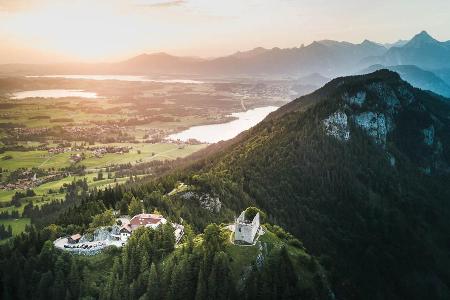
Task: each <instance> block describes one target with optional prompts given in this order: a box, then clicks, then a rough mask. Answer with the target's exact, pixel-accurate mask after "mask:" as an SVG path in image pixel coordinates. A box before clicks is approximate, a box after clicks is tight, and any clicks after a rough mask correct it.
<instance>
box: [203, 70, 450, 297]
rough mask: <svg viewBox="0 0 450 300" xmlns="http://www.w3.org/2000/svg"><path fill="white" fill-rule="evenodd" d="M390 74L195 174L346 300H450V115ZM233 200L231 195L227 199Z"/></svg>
mask: <svg viewBox="0 0 450 300" xmlns="http://www.w3.org/2000/svg"><path fill="white" fill-rule="evenodd" d="M443 100H444V99H442V98H439V97H438V96H435V95H432V94H429V93H427V92H423V91H420V90H418V89H414V88H412V87H411V86H410V85H409V84H407V83H406V82H404V81H402V80H401V79H400V77H399V76H398V75H397V74H396V73H393V72H389V71H386V70H382V71H378V72H375V73H373V74H369V75H364V76H355V77H347V78H338V79H336V80H334V81H332V82H330V83H329V84H327V85H326V86H325V87H324V88H322V89H320V90H318V91H317V92H315V93H313V94H311V95H308V96H305V97H302V98H299V99H297V100H295V101H293V102H292V103H290V104H288V105H286V106H284V107H282V108H281V109H279V110H278V111H276V112H274V113H273V114H272V115H271V116H269V117H268V118H267V119H266V120H265V121H264V122H262V123H260V124H259V125H258V126H256V127H255V128H253V129H252V130H250V131H248V132H246V133H244V134H242V135H241V136H240V137H238V139H237V140H236V141H235V143H234V144H233V145H231V146H229V147H228V148H227V149H226V150H224V151H222V152H221V153H220V154H217V155H216V156H215V157H214V158H212V159H207V160H205V166H204V167H203V169H202V170H201V171H200V172H198V174H200V175H196V176H200V177H202V178H204V179H205V180H206V181H208V182H209V183H210V186H211V189H212V190H213V191H214V192H215V193H217V195H219V196H220V197H222V198H223V199H226V201H229V203H228V206H229V207H230V206H231V207H233V206H239V203H241V202H244V203H246V201H249V202H254V203H255V204H256V205H258V206H259V207H261V208H262V209H264V210H265V211H266V212H267V213H268V215H269V218H270V219H271V220H272V221H273V222H274V223H277V224H280V225H283V226H285V227H286V228H287V229H289V230H290V231H292V232H293V233H294V234H295V235H296V236H297V237H299V238H300V239H302V240H303V241H304V243H305V246H306V247H307V248H308V249H310V250H311V251H312V252H313V253H314V254H315V255H317V256H319V257H321V258H322V263H323V264H324V265H325V266H327V267H328V268H329V270H330V272H331V274H332V281H333V288H334V290H335V292H336V294H337V297H338V298H344V299H386V298H394V299H423V298H433V299H445V298H448V297H449V295H450V294H449V285H450V273H449V271H448V270H449V267H450V260H449V255H448V253H449V252H448V249H449V244H448V236H449V233H450V222H449V220H450V218H449V217H450V214H449V208H450V207H449V204H448V199H450V188H449V185H448V183H449V182H450V181H449V179H450V178H449V173H448V172H449V170H450V169H449V162H450V159H449V158H450V156H449V154H450V143H449V138H450V126H449V124H450V123H449V117H450V106H449V105H448V103H446V102H445V101H443ZM232 195H234V196H232Z"/></svg>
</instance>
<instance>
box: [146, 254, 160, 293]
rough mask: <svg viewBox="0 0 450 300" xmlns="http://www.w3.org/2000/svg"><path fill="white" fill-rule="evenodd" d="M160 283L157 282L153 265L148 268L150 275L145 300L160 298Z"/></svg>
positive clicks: (156, 274) (155, 269)
mask: <svg viewBox="0 0 450 300" xmlns="http://www.w3.org/2000/svg"><path fill="white" fill-rule="evenodd" d="M160 293H161V283H160V281H159V276H158V271H157V268H156V266H155V264H154V263H152V265H151V267H150V275H149V279H148V286H147V299H149V300H156V299H160V298H161V295H160Z"/></svg>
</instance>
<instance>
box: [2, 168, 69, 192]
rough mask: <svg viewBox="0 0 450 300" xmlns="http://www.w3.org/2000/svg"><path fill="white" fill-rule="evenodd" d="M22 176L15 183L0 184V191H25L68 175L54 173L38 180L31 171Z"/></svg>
mask: <svg viewBox="0 0 450 300" xmlns="http://www.w3.org/2000/svg"><path fill="white" fill-rule="evenodd" d="M22 175H23V177H22V178H18V179H17V180H16V181H15V182H8V183H0V190H27V189H31V188H34V187H36V186H39V185H41V184H44V183H47V182H50V181H56V180H60V179H62V178H64V177H66V176H68V175H69V174H68V173H66V172H57V171H55V172H53V173H51V174H47V175H45V176H41V177H39V178H38V177H37V176H36V173H34V175H33V174H32V173H31V171H24V172H23V173H22Z"/></svg>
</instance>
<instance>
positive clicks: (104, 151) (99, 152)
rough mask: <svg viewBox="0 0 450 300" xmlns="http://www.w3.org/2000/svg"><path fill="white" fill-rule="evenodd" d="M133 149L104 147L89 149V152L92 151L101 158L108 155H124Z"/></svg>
mask: <svg viewBox="0 0 450 300" xmlns="http://www.w3.org/2000/svg"><path fill="white" fill-rule="evenodd" d="M131 149H132V147H127V146H103V147H89V148H87V150H89V151H92V154H93V155H94V156H95V157H97V158H101V157H103V155H105V154H107V153H115V154H124V153H128V152H130V150H131Z"/></svg>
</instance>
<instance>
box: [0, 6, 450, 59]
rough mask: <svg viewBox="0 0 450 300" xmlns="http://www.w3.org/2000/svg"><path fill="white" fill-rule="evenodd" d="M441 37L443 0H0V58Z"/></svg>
mask: <svg viewBox="0 0 450 300" xmlns="http://www.w3.org/2000/svg"><path fill="white" fill-rule="evenodd" d="M422 30H427V31H428V33H430V34H431V35H432V36H433V37H435V38H437V39H439V40H450V1H448V0H428V1H412V0H378V1H373V0H371V1H369V0H327V1H326V0H222V1H218V0H128V1H126V0H0V63H48V62H66V61H82V62H109V61H116V60H122V59H126V58H129V57H131V56H134V55H138V54H141V53H152V52H167V53H170V54H173V55H182V56H197V57H217V56H222V55H228V54H231V53H234V52H236V51H238V50H249V49H252V48H255V47H265V48H273V47H280V48H290V47H299V46H300V45H302V44H305V45H307V44H309V43H311V42H312V41H314V40H322V39H333V40H338V41H343V40H345V41H349V42H354V43H360V42H362V41H363V40H364V39H369V40H372V41H377V42H394V41H396V40H398V39H409V38H411V37H412V36H413V35H414V34H416V33H418V32H420V31H422Z"/></svg>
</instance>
